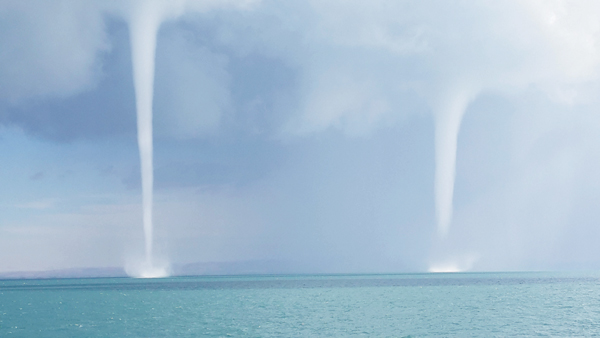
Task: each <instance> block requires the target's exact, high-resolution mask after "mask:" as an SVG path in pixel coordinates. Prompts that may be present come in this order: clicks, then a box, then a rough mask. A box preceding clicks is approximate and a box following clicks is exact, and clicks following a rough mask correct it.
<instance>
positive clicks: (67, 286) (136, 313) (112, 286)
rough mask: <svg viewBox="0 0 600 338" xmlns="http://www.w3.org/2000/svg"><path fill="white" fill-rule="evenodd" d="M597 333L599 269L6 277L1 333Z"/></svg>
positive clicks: (0, 285)
mask: <svg viewBox="0 0 600 338" xmlns="http://www.w3.org/2000/svg"><path fill="white" fill-rule="evenodd" d="M595 335H600V274H585V275H583V274H578V275H574V274H564V273H563V274H557V273H494V274H492V273H481V274H406V275H347V276H343V275H336V276H266V277H193V278H167V279H153V280H143V279H128V278H114V279H110V278H106V279H62V280H12V281H0V337H11V336H12V337H354V336H364V337H408V336H410V337H427V336H444V337H448V336H450V337H451V336H456V337H494V336H497V337H505V336H565V337H572V336H595Z"/></svg>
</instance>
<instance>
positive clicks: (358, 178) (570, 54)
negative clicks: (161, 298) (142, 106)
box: [0, 0, 600, 271]
mask: <svg viewBox="0 0 600 338" xmlns="http://www.w3.org/2000/svg"><path fill="white" fill-rule="evenodd" d="M134 5H135V4H134V3H133V2H132V4H131V6H134ZM184 5H185V6H188V7H189V6H191V7H189V8H188V9H186V8H185V7H181V8H182V9H180V10H181V13H183V15H182V16H180V17H179V18H178V19H176V20H175V19H172V20H167V21H165V23H164V24H163V25H162V26H161V29H160V31H159V33H158V42H157V56H156V79H155V81H156V82H155V98H154V103H155V133H156V143H155V147H156V149H155V150H156V155H155V156H156V179H157V182H156V185H157V187H158V188H159V191H160V193H159V194H162V196H163V199H161V198H160V197H157V202H156V204H157V207H156V208H157V211H156V212H157V216H156V217H157V222H158V223H159V224H158V225H157V227H158V228H159V229H160V228H163V229H164V228H169V229H170V230H169V231H166V230H165V231H166V232H165V233H163V234H162V236H163V238H164V241H165V243H166V244H164V251H165V252H167V253H166V254H167V255H168V256H170V257H171V258H172V259H174V260H175V261H179V262H183V263H185V262H193V261H195V260H206V261H211V260H239V259H242V258H245V257H250V258H252V259H283V260H288V261H302V262H303V264H304V263H306V264H308V265H309V266H313V267H314V269H315V270H319V269H320V270H324V271H385V270H394V271H397V270H425V269H427V267H429V266H430V265H431V264H437V265H440V264H441V265H446V266H459V268H461V269H465V268H473V269H492V270H493V269H547V268H561V269H562V268H573V267H578V268H590V267H598V266H599V265H600V261H599V260H597V259H596V258H595V257H598V253H599V252H598V251H599V250H598V249H597V246H596V245H595V243H594V241H593V238H596V237H597V235H598V230H597V227H596V224H597V222H598V220H600V214H599V213H598V212H597V211H596V209H597V208H595V207H594V206H595V204H594V203H595V201H597V200H598V199H599V198H600V193H599V191H600V190H599V189H598V188H600V180H598V179H597V174H596V173H597V172H598V169H599V168H600V157H599V155H600V153H599V152H598V150H597V149H598V147H597V144H598V142H600V139H599V136H598V133H597V131H596V127H595V126H597V125H600V124H599V123H600V115H599V114H598V109H599V108H600V102H598V99H597V95H595V93H596V92H597V91H598V89H600V88H599V86H598V84H599V82H598V80H599V78H598V65H599V60H600V59H599V49H598V46H599V42H600V41H599V38H600V36H599V31H600V25H599V24H598V15H597V14H595V13H598V12H599V11H598V9H599V8H597V7H598V5H597V4H596V3H595V2H593V1H568V2H567V1H554V2H539V1H505V2H501V3H498V2H492V1H487V2H479V3H477V4H472V3H466V2H462V1H433V2H414V1H371V2H368V3H367V2H363V1H334V0H330V1H329V0H328V1H285V2H277V1H262V2H249V3H245V4H244V5H243V6H241V7H239V6H232V3H230V2H228V3H225V2H223V3H220V2H215V1H213V2H201V1H197V2H194V1H188V2H181V6H184ZM128 6H130V4H126V5H123V4H122V3H121V2H110V1H97V2H94V1H91V2H81V1H58V0H57V1H41V0H40V1H34V0H30V1H4V2H2V3H1V4H0V22H2V24H1V25H0V45H1V46H7V47H8V48H6V47H3V48H2V49H0V123H2V124H3V125H6V126H16V127H18V128H21V129H23V130H25V131H26V132H28V133H30V134H31V135H34V136H36V137H38V138H40V139H42V140H50V141H57V142H80V141H83V140H85V141H90V142H100V141H101V140H106V139H119V140H122V141H121V142H129V141H132V140H133V139H134V136H135V103H134V96H133V84H132V80H131V78H132V76H131V60H130V52H129V37H128V31H127V25H126V16H127V15H126V13H127V11H128ZM448 126H454V127H448ZM453 142H454V143H455V144H454V143H453ZM436 147H437V150H436ZM446 148H447V149H446ZM440 149H442V150H440ZM444 149H445V150H444ZM454 159H455V164H454ZM134 160H135V159H134ZM436 163H437V168H438V169H437V174H436ZM454 166H455V167H456V169H455V170H454ZM440 168H442V169H440ZM454 172H455V174H454ZM454 177H456V180H454ZM131 184H133V186H136V185H137V184H138V183H136V181H135V179H133V183H131ZM434 184H437V186H436V188H434ZM434 194H437V195H438V197H437V198H436V197H435V196H434ZM444 196H445V197H444ZM183 197H185V199H184V198H183ZM174 201H179V202H178V203H175V202H174ZM436 203H437V209H438V211H437V218H436V217H435V215H436V211H435V210H436ZM440 210H441V211H440ZM175 215H178V216H175ZM160 222H162V223H160ZM450 222H451V224H452V225H451V226H450V225H449V223H450ZM436 223H437V224H438V225H437V226H439V224H445V223H448V224H447V225H444V226H443V228H444V229H446V230H444V231H445V232H447V235H446V237H445V238H440V237H439V236H437V235H436ZM115 224H118V222H116V223H115ZM57 231H58V230H57ZM158 231H159V232H160V230H158ZM157 236H161V235H160V234H158V235H157ZM131 237H135V236H134V235H131ZM106 242H110V241H109V240H106V241H104V242H103V243H104V244H103V245H107V244H106ZM125 242H127V241H125V240H123V243H125ZM119 243H120V242H119ZM175 243H178V244H175ZM99 245H100V244H99ZM123 245H126V244H123ZM102 248H103V247H98V248H96V249H94V250H95V251H97V252H101V251H102ZM125 251H126V250H125ZM82 264H83V263H82Z"/></svg>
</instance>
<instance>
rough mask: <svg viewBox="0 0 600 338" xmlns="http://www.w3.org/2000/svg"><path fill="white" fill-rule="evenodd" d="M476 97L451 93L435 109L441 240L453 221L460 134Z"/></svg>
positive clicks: (436, 203)
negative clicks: (457, 150)
mask: <svg viewBox="0 0 600 338" xmlns="http://www.w3.org/2000/svg"><path fill="white" fill-rule="evenodd" d="M473 97H474V94H473V92H472V91H469V90H455V91H448V92H446V93H445V95H442V96H441V97H440V100H439V101H438V102H437V106H436V107H435V108H434V120H435V212H436V220H437V227H438V234H439V235H440V236H442V237H443V236H446V234H447V233H448V230H449V229H450V223H451V222H452V209H453V206H452V200H453V197H454V178H455V172H456V149H457V142H458V132H459V130H460V124H461V121H462V118H463V115H464V114H465V110H466V109H467V106H468V105H469V103H470V102H471V100H472V99H473Z"/></svg>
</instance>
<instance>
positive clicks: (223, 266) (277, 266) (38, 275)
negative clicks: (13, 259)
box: [0, 260, 309, 279]
mask: <svg viewBox="0 0 600 338" xmlns="http://www.w3.org/2000/svg"><path fill="white" fill-rule="evenodd" d="M304 270H305V269H301V268H299V266H298V265H295V264H290V263H288V262H283V261H272V260H255V261H236V262H196V263H191V264H181V265H173V266H172V267H171V275H172V276H203V275H265V274H286V273H305V272H309V271H304ZM101 277H128V275H127V273H126V272H125V269H124V268H121V267H104V268H71V269H59V270H49V271H15V272H0V279H47V278H101Z"/></svg>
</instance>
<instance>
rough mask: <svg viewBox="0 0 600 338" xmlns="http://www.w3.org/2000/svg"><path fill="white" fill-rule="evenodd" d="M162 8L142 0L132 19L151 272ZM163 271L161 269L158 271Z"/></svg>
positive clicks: (147, 265)
mask: <svg viewBox="0 0 600 338" xmlns="http://www.w3.org/2000/svg"><path fill="white" fill-rule="evenodd" d="M160 22H161V16H160V8H159V6H157V3H156V2H154V1H147V2H139V4H138V6H136V8H135V9H134V11H133V13H132V16H131V20H130V27H129V32H130V39H131V58H132V62H133V83H134V86H135V100H136V109H137V130H138V146H139V151H140V161H141V171H142V204H143V221H144V238H145V245H146V247H145V254H146V256H145V258H146V261H145V269H144V270H146V271H145V272H144V273H143V275H144V276H147V275H152V274H154V273H153V272H152V271H154V270H155V268H154V264H153V261H152V245H153V238H152V236H153V229H152V228H153V225H152V200H153V196H152V194H153V184H154V170H153V165H152V152H153V150H152V97H153V91H154V60H155V54H156V34H157V32H158V28H159V26H160ZM158 274H160V273H158Z"/></svg>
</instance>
